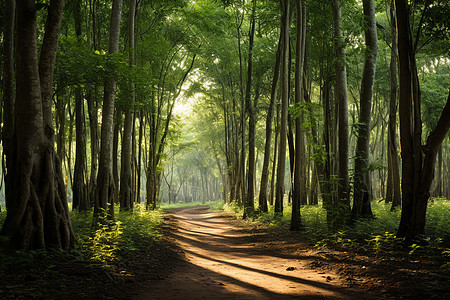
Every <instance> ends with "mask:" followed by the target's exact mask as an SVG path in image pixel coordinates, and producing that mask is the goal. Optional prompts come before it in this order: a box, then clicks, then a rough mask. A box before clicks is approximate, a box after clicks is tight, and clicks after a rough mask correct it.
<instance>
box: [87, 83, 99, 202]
mask: <svg viewBox="0 0 450 300" xmlns="http://www.w3.org/2000/svg"><path fill="white" fill-rule="evenodd" d="M95 94H96V93H94V91H92V90H90V91H89V93H88V94H87V104H88V111H89V129H90V136H91V174H90V178H89V200H90V201H89V202H90V203H89V205H90V207H92V206H93V205H94V202H93V200H94V199H95V195H96V185H97V164H98V109H97V105H96V103H95V100H94V95H95Z"/></svg>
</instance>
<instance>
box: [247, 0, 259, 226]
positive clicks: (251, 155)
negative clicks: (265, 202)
mask: <svg viewBox="0 0 450 300" xmlns="http://www.w3.org/2000/svg"><path fill="white" fill-rule="evenodd" d="M255 10H256V1H255V0H253V7H252V14H251V21H250V23H251V25H250V31H249V43H248V69H247V86H246V89H245V107H246V111H247V114H248V172H247V184H248V186H247V195H246V197H245V198H244V207H245V209H244V218H245V217H247V216H250V215H252V214H253V212H254V210H255V199H254V198H255V189H254V188H255V185H254V182H255V179H256V174H255V171H256V169H255V134H256V133H255V131H256V128H255V126H256V120H255V117H256V116H255V115H256V112H255V106H254V105H253V104H252V101H251V89H252V78H253V74H252V72H253V41H254V38H255V26H256V19H255V18H256V17H255ZM257 97H258V95H255V98H257Z"/></svg>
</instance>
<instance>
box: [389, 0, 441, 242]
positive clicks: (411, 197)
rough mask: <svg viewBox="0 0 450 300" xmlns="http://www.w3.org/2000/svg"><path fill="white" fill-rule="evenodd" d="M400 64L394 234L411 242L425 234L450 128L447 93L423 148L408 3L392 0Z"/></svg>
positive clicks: (419, 101) (418, 93) (417, 81)
mask: <svg viewBox="0 0 450 300" xmlns="http://www.w3.org/2000/svg"><path fill="white" fill-rule="evenodd" d="M395 15H396V19H397V45H398V62H399V83H400V87H399V118H400V145H401V158H402V184H401V189H402V214H401V219H400V225H399V228H398V232H397V235H398V236H399V237H405V238H406V239H407V241H409V242H410V241H411V240H412V239H413V238H415V237H416V236H417V235H418V234H421V233H424V230H425V220H426V210H427V203H428V199H429V197H430V188H431V183H432V181H433V178H434V165H435V162H436V154H437V151H438V150H439V147H440V145H441V144H442V141H443V140H444V138H445V136H446V134H447V132H448V130H449V129H450V93H449V95H448V98H447V103H446V105H445V107H444V109H443V111H442V114H441V117H440V118H439V120H438V122H437V125H436V127H435V128H434V129H433V130H432V131H431V133H430V134H429V135H428V138H427V140H426V143H425V145H422V120H421V111H420V109H421V95H420V86H419V78H418V74H417V66H416V58H415V51H414V49H415V47H414V44H413V39H412V31H411V25H410V19H409V10H408V4H407V2H406V1H405V0H395Z"/></svg>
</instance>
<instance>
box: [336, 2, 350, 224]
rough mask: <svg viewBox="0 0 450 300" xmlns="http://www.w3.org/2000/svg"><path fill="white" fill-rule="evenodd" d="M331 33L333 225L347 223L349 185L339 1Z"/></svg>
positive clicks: (346, 108)
mask: <svg viewBox="0 0 450 300" xmlns="http://www.w3.org/2000/svg"><path fill="white" fill-rule="evenodd" d="M333 32H334V43H335V69H336V86H335V98H336V104H337V106H338V111H339V113H338V126H339V132H338V145H339V147H338V178H339V185H338V203H335V205H334V207H335V210H336V212H335V213H336V215H335V221H336V223H335V225H337V226H341V225H343V224H344V223H346V222H347V219H348V216H349V213H350V198H349V192H350V183H349V175H348V160H349V140H348V103H347V69H346V66H345V65H346V58H345V42H344V37H343V35H342V16H341V1H340V0H333Z"/></svg>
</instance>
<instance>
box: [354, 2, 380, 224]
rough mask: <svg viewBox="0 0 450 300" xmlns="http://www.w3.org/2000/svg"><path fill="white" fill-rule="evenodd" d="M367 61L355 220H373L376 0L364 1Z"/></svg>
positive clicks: (356, 152) (355, 185) (376, 38)
mask: <svg viewBox="0 0 450 300" xmlns="http://www.w3.org/2000/svg"><path fill="white" fill-rule="evenodd" d="M363 10H364V21H365V25H366V26H365V40H366V48H367V51H366V52H365V53H366V60H365V63H364V70H363V77H362V81H361V96H360V110H359V126H358V134H357V145H356V151H355V182H354V191H353V197H354V199H353V209H352V217H353V219H358V218H360V217H365V218H367V217H372V216H373V215H372V209H371V206H370V200H371V199H370V198H371V196H370V179H369V162H370V161H369V142H370V121H371V115H372V113H371V108H372V94H373V85H374V82H375V71H376V66H377V55H378V37H377V25H376V21H375V3H374V0H363Z"/></svg>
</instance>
